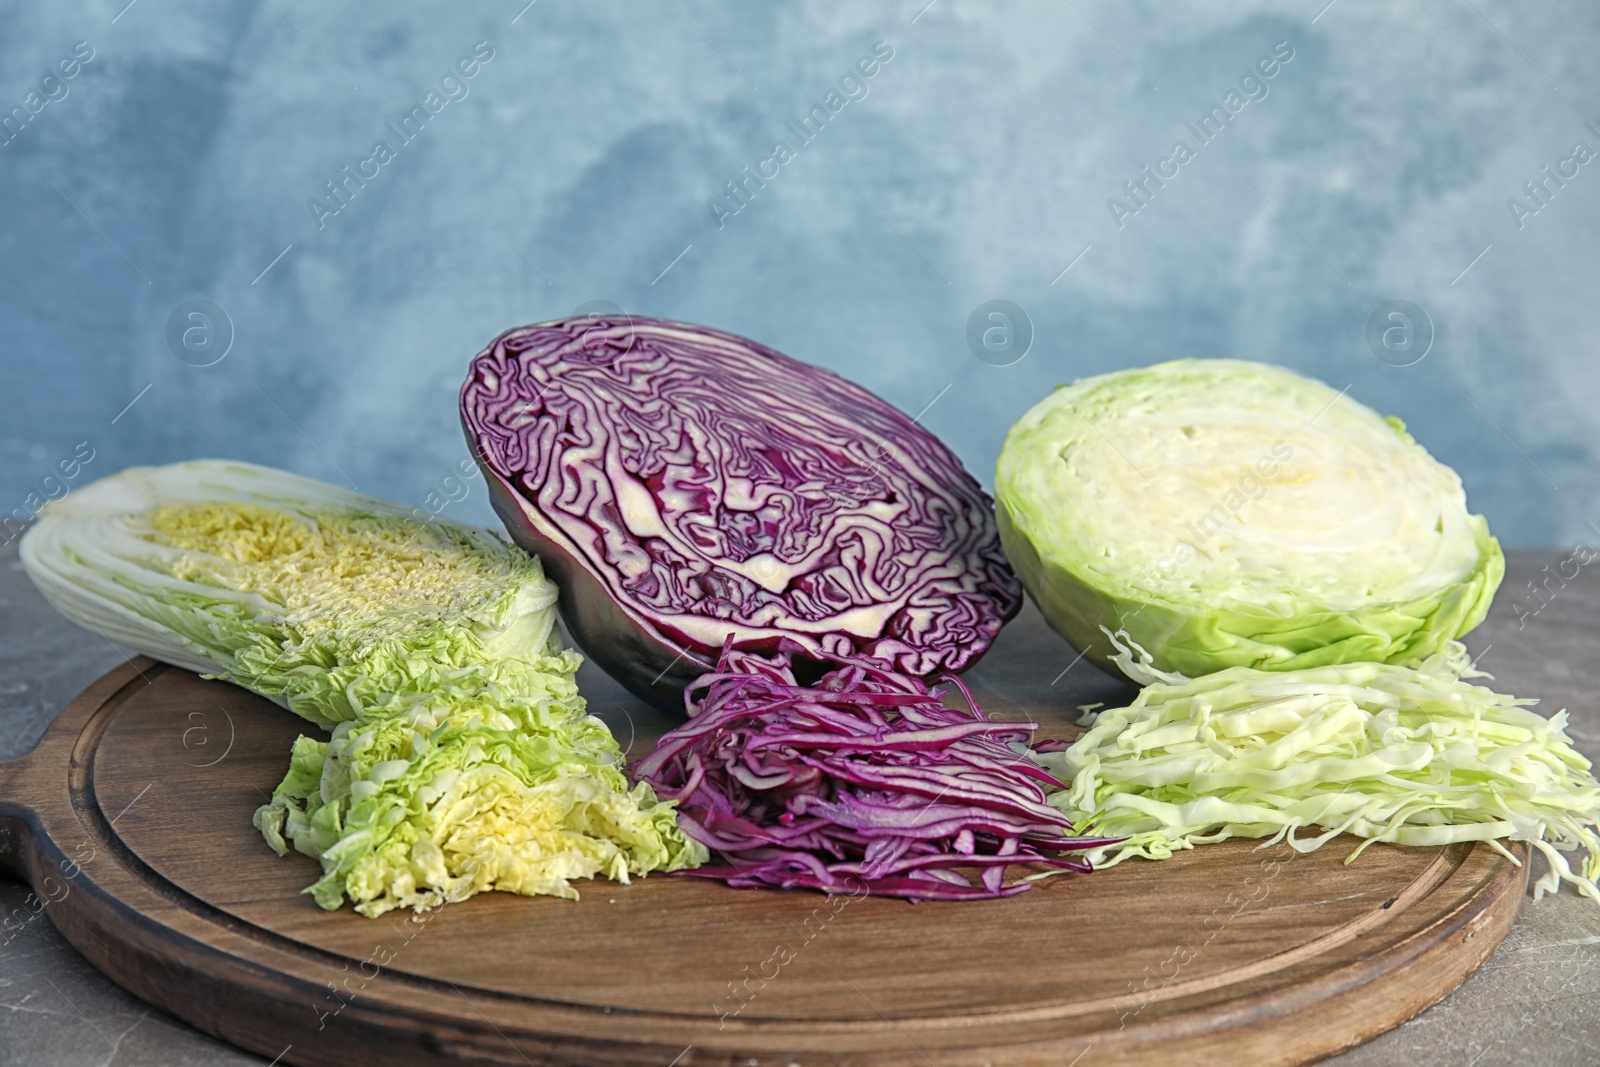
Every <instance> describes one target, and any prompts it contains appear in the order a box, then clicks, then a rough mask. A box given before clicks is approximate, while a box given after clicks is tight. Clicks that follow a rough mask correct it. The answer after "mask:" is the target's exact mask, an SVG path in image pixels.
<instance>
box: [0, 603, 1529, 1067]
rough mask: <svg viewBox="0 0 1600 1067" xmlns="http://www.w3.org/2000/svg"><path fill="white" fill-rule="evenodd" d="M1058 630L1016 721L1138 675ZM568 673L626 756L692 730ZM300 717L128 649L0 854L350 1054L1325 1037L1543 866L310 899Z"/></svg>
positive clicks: (933, 1054) (959, 1058) (56, 729)
mask: <svg viewBox="0 0 1600 1067" xmlns="http://www.w3.org/2000/svg"><path fill="white" fill-rule="evenodd" d="M1065 651H1066V650H1065V646H1063V645H1062V644H1061V643H1060V642H1059V639H1056V638H1055V637H1054V636H1053V635H1051V634H1050V633H1049V632H1048V631H1047V630H1046V629H1045V628H1044V626H1043V624H1042V623H1041V622H1040V620H1039V619H1038V617H1037V615H1035V614H1032V613H1031V611H1030V613H1029V614H1028V615H1026V616H1025V617H1024V618H1022V619H1019V620H1018V622H1017V623H1016V624H1014V625H1013V626H1012V627H1010V628H1009V629H1008V630H1007V631H1006V633H1005V635H1003V637H1002V641H1001V643H1000V645H999V646H997V648H996V650H995V652H994V653H992V654H991V656H990V658H989V659H988V660H986V661H985V662H984V664H982V665H980V666H979V667H978V668H977V669H976V670H975V671H973V672H972V674H971V675H970V679H971V681H972V682H973V684H974V687H975V689H976V691H977V694H978V697H979V699H980V701H981V702H982V703H983V704H984V705H985V706H986V707H987V708H988V709H989V710H990V712H991V714H994V715H995V717H997V718H1008V719H1016V718H1023V717H1033V718H1037V719H1039V720H1041V721H1042V722H1043V723H1044V725H1045V729H1044V730H1043V731H1042V733H1043V734H1046V735H1053V736H1062V735H1068V736H1070V734H1071V732H1072V728H1071V725H1070V724H1071V723H1072V721H1073V719H1075V718H1076V716H1077V711H1076V708H1075V707H1074V704H1075V703H1077V702H1081V701H1082V700H1105V699H1111V700H1118V699H1123V698H1126V697H1127V696H1128V695H1130V693H1131V690H1127V689H1126V688H1125V687H1122V686H1121V685H1119V684H1118V683H1115V682H1112V681H1111V680H1110V679H1107V678H1105V677H1104V676H1103V675H1101V674H1099V672H1097V671H1095V670H1093V669H1092V668H1090V667H1088V666H1086V665H1079V666H1077V667H1074V668H1072V669H1071V670H1070V671H1065V672H1064V671H1062V667H1063V666H1065V665H1066V663H1067V662H1068V661H1070V655H1064V654H1063V653H1064V652H1065ZM1064 675H1065V676H1067V677H1065V679H1064V680H1063V676H1064ZM1052 678H1055V682H1052V681H1051V679H1052ZM581 681H582V683H583V685H584V688H585V692H586V693H589V694H590V699H591V706H593V707H594V708H595V709H596V710H597V712H598V713H600V714H601V715H602V717H604V718H606V719H607V720H608V721H609V722H610V723H611V725H612V727H613V729H614V730H615V731H616V732H617V734H618V738H619V740H620V741H623V742H624V743H625V744H626V745H628V746H629V748H630V750H631V754H632V755H633V756H634V757H637V756H639V755H641V754H642V753H643V752H645V751H647V750H648V747H647V746H648V745H649V744H650V743H652V742H653V741H654V739H655V737H656V736H658V735H659V734H660V733H661V732H662V731H663V730H664V729H667V728H669V727H670V726H671V720H669V719H667V718H666V717H663V716H660V715H657V714H656V713H653V712H650V711H649V710H647V709H645V708H644V707H643V706H642V705H639V704H637V703H635V702H633V701H632V699H631V698H629V697H627V696H626V694H624V693H622V692H621V690H620V689H618V688H617V687H616V686H614V685H612V684H610V683H609V680H607V679H605V678H604V677H603V676H598V675H595V674H585V675H583V676H582V677H581ZM1057 683H1060V684H1057ZM311 729H312V728H310V727H308V726H307V725H306V724H305V723H303V722H302V721H301V720H299V719H297V718H295V717H294V716H293V715H291V714H289V713H288V712H286V711H283V710H282V709H279V708H278V707H276V706H274V705H272V704H270V703H268V702H267V701H265V700H263V699H261V698H259V697H256V696H254V695H252V694H250V693H247V692H245V691H243V690H240V689H237V688H235V687H233V686H231V685H227V684H225V683H221V682H208V681H204V680H202V679H200V678H198V677H197V676H195V675H193V674H191V673H189V672H187V671H183V670H179V669H177V668H172V667H167V666H164V665H160V664H156V663H154V662H152V661H150V660H145V659H140V660H136V661H134V662H132V663H130V664H129V665H127V666H124V667H122V668H119V669H117V670H114V671H112V672H111V673H109V674H107V675H106V676H105V677H104V678H102V679H100V680H99V681H98V682H96V683H95V684H94V685H92V686H91V687H90V688H89V689H88V690H86V691H85V692H84V693H83V694H81V695H80V696H79V697H78V698H77V699H75V700H74V701H73V702H72V703H71V704H70V705H69V706H68V707H67V709H66V710H65V711H64V712H63V713H62V714H61V716H60V718H59V719H58V720H57V721H56V723H55V725H54V726H53V727H52V728H51V730H50V732H49V733H48V734H47V735H46V737H45V738H44V740H43V741H42V742H41V743H40V745H39V747H38V748H37V749H36V750H35V751H34V752H33V753H31V754H30V755H29V756H28V757H26V758H25V759H23V760H19V761H17V762H15V763H10V764H0V861H5V862H8V863H9V864H10V865H12V866H13V867H15V868H16V869H17V870H18V871H19V872H20V873H21V874H22V875H23V876H24V877H25V878H27V879H28V880H29V881H30V882H31V884H32V885H33V887H34V890H35V892H36V894H37V899H36V900H35V901H34V902H33V904H34V905H35V907H36V908H38V909H42V910H43V911H44V912H45V913H47V914H48V915H49V916H50V918H51V920H52V921H53V922H54V923H55V924H56V926H57V927H58V928H59V929H60V930H61V932H62V933H63V934H64V935H65V936H66V938H67V939H68V940H69V941H70V942H71V943H72V944H73V945H74V946H76V947H77V949H78V950H79V951H80V952H82V953H83V954H84V956H86V957H87V958H88V959H89V960H90V961H91V962H92V963H94V965H95V966H97V967H99V968H100V969H101V970H103V971H104V972H105V973H106V974H108V975H109V976H110V977H111V978H112V979H113V980H115V981H116V982H118V983H119V984H121V985H122V986H124V987H126V988H127V989H128V990H130V991H131V992H133V993H134V994H135V995H137V996H139V997H141V998H143V999H144V1000H146V1001H148V1002H149V1003H151V1004H153V1005H155V1006H156V1007H158V1008H160V1009H161V1010H162V1011H165V1012H167V1013H169V1014H171V1015H174V1016H177V1017H178V1018H180V1019H183V1020H185V1021H187V1022H189V1023H191V1024H193V1025H194V1026H196V1027H198V1028H200V1029H201V1030H204V1031H205V1032H207V1033H210V1034H214V1035H216V1036H218V1037H220V1038H222V1039H223V1040H226V1041H230V1042H233V1043H234V1044H237V1045H240V1046H243V1047H245V1048H248V1049H251V1050H253V1051H255V1052H258V1053H261V1054H262V1055H264V1056H266V1057H267V1058H269V1059H271V1058H272V1057H278V1059H277V1062H278V1063H282V1064H305V1065H341V1067H342V1065H347V1064H356V1063H361V1064H365V1063H394V1064H463V1063H473V1064H528V1065H538V1067H544V1065H547V1064H549V1065H554V1064H563V1065H564V1064H584V1065H597V1067H599V1065H605V1067H611V1065H634V1064H638V1065H650V1067H669V1065H672V1067H691V1065H707V1064H719V1065H751V1067H766V1065H786V1064H904V1065H922V1064H931V1065H938V1067H945V1065H952V1067H953V1065H962V1067H982V1065H986V1064H992V1065H1000V1064H1040V1065H1043V1064H1050V1065H1054V1067H1067V1065H1072V1064H1078V1065H1082V1067H1103V1065H1111V1064H1157V1063H1159V1064H1162V1065H1170V1064H1174V1063H1181V1064H1185V1065H1191V1064H1201V1065H1206V1064H1218V1065H1221V1064H1228V1065H1233V1064H1239V1063H1249V1064H1302V1063H1310V1062H1314V1061H1316V1060H1319V1059H1322V1058H1324V1057H1326V1056H1328V1055H1331V1054H1332V1053H1334V1052H1336V1051H1338V1050H1339V1049H1342V1048H1346V1047H1348V1046H1350V1045H1353V1044H1355V1043H1357V1042H1360V1041H1363V1040H1365V1039H1367V1038H1369V1037H1372V1036H1373V1035H1375V1034H1378V1033H1380V1032H1382V1031H1383V1030H1386V1029H1388V1028H1390V1027H1392V1026H1394V1025H1396V1024H1397V1023H1399V1022H1401V1021H1402V1020H1404V1019H1406V1018H1408V1017H1410V1016H1411V1015H1413V1014H1415V1013H1416V1012H1418V1011H1420V1010H1422V1009H1423V1008H1425V1007H1427V1006H1428V1005H1430V1004H1433V1003H1434V1002H1436V1001H1437V1000H1439V999H1440V998H1441V997H1443V996H1444V995H1445V994H1446V993H1448V992H1449V991H1450V990H1452V989H1454V988H1455V987H1456V986H1457V985H1459V984H1460V983H1461V981H1462V980H1463V979H1464V978H1466V976H1467V975H1468V974H1470V973H1471V972H1472V971H1473V970H1474V969H1475V968H1476V967H1478V966H1479V965H1480V964H1482V963H1483V961H1484V960H1485V959H1487V958H1488V956H1489V955H1490V953H1492V952H1493V951H1494V950H1495V948H1496V947H1498V946H1499V944H1500V942H1501V941H1502V940H1503V939H1504V938H1505V936H1506V933H1507V931H1508V930H1509V928H1510V926H1511V923H1512V922H1513V920H1514V919H1515V918H1516V916H1517V913H1518V911H1519V909H1520V907H1521V904H1522V900H1523V897H1524V889H1525V886H1526V882H1527V867H1526V866H1523V867H1522V868H1520V869H1519V868H1517V867H1514V866H1512V865H1511V864H1510V863H1508V862H1506V861H1504V860H1503V859H1501V858H1499V857H1497V856H1496V855H1495V854H1494V853H1493V852H1491V851H1490V850H1489V849H1487V848H1484V847H1482V846H1454V847H1450V848H1442V849H1405V848H1399V847H1390V846H1374V847H1373V848H1371V849H1369V850H1368V851H1367V852H1366V853H1364V854H1363V855H1362V857H1361V858H1360V859H1359V860H1358V861H1357V862H1355V863H1354V864H1352V865H1349V866H1345V865H1343V864H1342V862H1341V861H1342V860H1343V858H1344V857H1345V855H1347V854H1348V852H1349V848H1348V847H1345V846H1346V844H1347V841H1345V840H1341V841H1336V842H1333V843H1331V844H1330V845H1328V846H1327V847H1325V848H1323V849H1322V850H1321V851H1319V852H1316V853H1313V854H1311V855H1307V856H1301V855H1298V854H1296V853H1294V852H1293V851H1292V850H1291V849H1289V848H1288V847H1286V846H1279V847H1275V848H1271V849H1265V850H1262V851H1259V852H1258V851H1254V849H1253V843H1250V842H1243V843H1238V842H1228V843H1224V844H1220V845H1212V846H1207V847H1205V848H1203V849H1200V850H1197V851H1195V852H1193V853H1188V854H1184V855H1180V856H1178V857H1175V858H1173V859H1171V860H1168V861H1165V862H1163V863H1145V862H1139V861H1130V862H1127V863H1124V864H1122V865H1120V866H1118V867H1114V868H1111V869H1109V870H1105V871H1100V872H1096V873H1094V874H1092V875H1086V876H1079V875H1068V876H1064V877H1059V878H1053V879H1048V880H1046V881H1044V882H1042V883H1039V884H1038V885H1037V887H1036V888H1035V889H1034V890H1033V891H1031V892H1028V893H1024V894H1021V895H1019V896H1016V897H1012V898H1008V899H1004V900H994V901H982V902H965V903H922V904H909V903H906V902H904V901H899V900H885V899H861V900H854V899H851V898H847V897H835V898H832V900H831V901H830V900H829V898H825V897H823V896H822V895H820V894H814V893H806V892H777V891H764V890H734V889H729V888H727V887H725V886H722V885H719V884H715V883H710V882H706V881H703V880H699V879H694V878H681V877H667V876H652V877H650V878H648V879H644V880H641V881H638V882H636V883H634V884H633V885H628V886H622V885H616V884H614V883H610V882H604V881H596V882H592V883H586V884H585V885H584V886H583V899H582V900H581V901H579V902H576V903H573V902H569V901H561V900H554V899H549V898H536V899H530V898H522V897H514V896H510V895H506V894H499V893H496V894H489V895H485V896H480V897H476V898H474V899H472V900H470V901H467V902H465V903H463V904H458V905H451V906H449V907H446V908H443V909H440V910H438V911H436V912H433V913H431V914H430V915H428V916H426V917H425V918H424V919H423V920H422V921H412V920H410V919H409V918H408V916H407V915H406V914H404V913H402V914H396V913H391V914H390V915H388V916H385V917H383V918H381V919H377V920H371V919H364V918H362V917H360V916H358V915H355V914H354V913H353V912H352V911H351V910H350V909H349V908H348V907H346V908H344V909H342V910H340V911H337V912H325V911H322V910H320V909H318V908H317V907H316V906H315V905H314V904H312V902H311V901H310V899H309V898H307V897H304V896H302V895H300V890H301V889H302V888H303V887H304V886H306V885H308V884H309V883H310V882H311V881H313V880H314V879H315V877H316V876H317V874H318V870H317V866H316V864H315V863H314V862H313V861H312V860H310V859H308V858H306V857H303V856H299V855H294V856H291V857H288V858H281V859H280V858H279V857H277V856H275V855H274V854H273V853H272V852H271V851H270V850H268V849H267V847H266V846H265V844H263V843H262V841H261V839H260V837H259V835H258V834H257V833H256V831H255V830H254V828H253V827H252V826H251V824H250V816H251V813H252V812H253V811H254V809H255V808H256V807H257V805H259V804H261V803H262V802H263V799H264V797H265V796H266V795H267V794H269V793H270V792H271V790H272V788H273V786H274V785H275V784H276V783H277V782H278V780H279V779H280V777H281V776H282V774H283V771H284V770H285V767H286V765H287V760H288V751H289V746H290V744H291V742H292V741H293V739H294V737H295V736H296V734H298V733H301V732H310V731H311ZM1354 843H1355V842H1353V841H1348V844H1349V845H1351V846H1353V845H1354ZM1518 847H1522V846H1518Z"/></svg>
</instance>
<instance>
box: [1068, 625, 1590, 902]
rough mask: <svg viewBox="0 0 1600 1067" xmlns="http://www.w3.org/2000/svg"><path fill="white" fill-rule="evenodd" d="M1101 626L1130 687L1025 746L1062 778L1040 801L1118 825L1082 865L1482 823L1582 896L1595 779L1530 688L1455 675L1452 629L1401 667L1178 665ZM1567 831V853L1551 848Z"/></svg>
mask: <svg viewBox="0 0 1600 1067" xmlns="http://www.w3.org/2000/svg"><path fill="white" fill-rule="evenodd" d="M1106 633H1107V636H1108V637H1110V638H1111V641H1112V644H1113V645H1114V646H1115V647H1116V649H1117V656H1116V658H1117V661H1118V664H1119V666H1121V667H1122V669H1123V670H1124V671H1125V672H1126V673H1127V674H1128V675H1129V676H1130V677H1132V678H1134V679H1135V680H1136V681H1139V682H1142V683H1146V688H1144V689H1143V690H1142V691H1141V692H1140V693H1139V695H1138V697H1137V698H1136V699H1135V700H1134V702H1133V703H1132V704H1130V705H1128V706H1127V707H1123V708H1116V709H1112V710H1106V711H1102V712H1100V713H1099V714H1098V715H1097V716H1096V718H1095V720H1094V723H1093V725H1092V726H1091V727H1090V728H1089V730H1088V732H1087V733H1085V734H1083V735H1082V736H1081V737H1079V738H1078V739H1077V740H1076V741H1075V742H1073V744H1072V745H1071V746H1070V747H1068V748H1067V749H1065V750H1064V751H1061V752H1056V753H1046V754H1041V755H1040V756H1039V757H1038V758H1039V759H1040V761H1041V762H1042V763H1044V764H1045V765H1046V766H1047V767H1048V768H1049V769H1051V770H1052V771H1054V772H1055V773H1056V774H1057V776H1058V777H1060V778H1061V779H1062V780H1063V781H1065V782H1067V783H1068V788H1067V789H1065V790H1062V791H1060V792H1057V793H1055V794H1054V795H1053V797H1052V798H1051V803H1053V804H1054V805H1055V806H1056V807H1057V808H1059V809H1060V810H1062V811H1063V812H1065V813H1066V815H1067V816H1068V818H1070V819H1071V820H1072V822H1073V825H1074V827H1075V832H1077V833H1081V834H1090V835H1096V836H1103V837H1117V838H1123V839H1124V840H1123V841H1122V842H1121V843H1119V844H1115V845H1109V846H1105V847H1103V848H1101V849H1099V850H1097V851H1095V852H1090V853H1086V856H1087V857H1088V858H1089V859H1090V861H1091V862H1093V863H1094V864H1095V865H1096V866H1097V867H1107V866H1111V865H1113V864H1116V863H1119V862H1121V861H1122V860H1124V859H1127V858H1128V857H1130V856H1138V857H1143V858H1145V859H1164V858H1166V857H1168V856H1171V855H1172V853H1173V852H1174V851H1176V850H1178V849H1188V848H1193V847H1194V846H1195V845H1198V844H1205V843H1209V842H1214V841H1221V840H1224V839H1226V838H1230V837H1246V838H1270V840H1269V841H1268V844H1271V843H1276V842H1278V841H1287V842H1288V844H1290V845H1291V846H1293V847H1294V848H1295V849H1296V850H1297V851H1300V852H1302V853H1304V852H1310V851H1313V850H1315V849H1317V848H1320V847H1321V846H1322V845H1324V844H1326V843H1327V842H1329V841H1331V840H1332V839H1333V838H1335V837H1336V836H1338V835H1339V834H1341V833H1348V834H1352V835H1354V836H1356V837H1361V838H1365V839H1366V840H1365V841H1364V842H1363V843H1362V844H1361V845H1360V846H1359V847H1357V848H1356V849H1355V850H1354V851H1353V852H1352V853H1351V854H1350V856H1349V857H1348V858H1347V859H1346V862H1350V861H1352V860H1354V859H1355V858H1356V857H1357V856H1359V855H1360V854H1361V852H1362V851H1363V850H1364V849H1366V847H1367V846H1368V845H1370V844H1371V843H1372V842H1374V841H1385V842H1393V843H1396V844H1401V845H1445V844H1450V843H1453V842H1460V841H1483V842H1486V843H1487V844H1489V845H1490V846H1491V847H1493V848H1495V849H1496V850H1497V851H1499V852H1501V853H1502V854H1503V855H1505V856H1507V857H1508V858H1510V859H1512V861H1513V862H1516V857H1515V856H1513V855H1512V853H1511V852H1510V851H1509V850H1507V849H1506V848H1505V846H1504V845H1503V844H1501V842H1502V841H1503V840H1512V841H1526V842H1528V843H1529V844H1530V845H1532V846H1533V847H1534V848H1536V849H1538V850H1539V851H1540V852H1541V853H1542V854H1543V855H1544V857H1545V858H1546V860H1548V861H1549V871H1548V872H1547V873H1546V874H1545V875H1544V876H1542V877H1541V878H1540V879H1539V880H1538V881H1537V882H1536V884H1535V887H1534V896H1535V899H1538V898H1540V897H1542V896H1543V895H1544V893H1545V892H1547V891H1554V890H1556V889H1558V888H1559V886H1560V884H1561V882H1563V881H1564V882H1569V883H1571V884H1572V885H1573V886H1575V887H1576V888H1577V890H1578V891H1579V892H1580V893H1582V894H1583V895H1584V896H1587V897H1589V898H1591V899H1593V900H1595V901H1596V902H1600V886H1597V884H1596V878H1597V876H1600V836H1597V833H1596V830H1597V828H1600V826H1597V824H1600V783H1597V782H1596V780H1595V777H1594V775H1593V774H1592V773H1591V764H1590V762H1589V760H1587V759H1586V758H1584V757H1583V756H1582V755H1581V754H1580V753H1578V752H1577V751H1576V750H1575V749H1574V748H1573V747H1572V743H1571V740H1570V739H1569V738H1568V737H1567V734H1566V724H1567V714H1566V712H1565V711H1562V712H1558V713H1557V714H1555V715H1553V716H1551V717H1550V718H1548V719H1547V718H1545V717H1543V716H1541V715H1538V714H1536V713H1534V712H1532V711H1529V710H1527V706H1528V705H1530V704H1533V703H1535V701H1532V700H1525V699H1518V698H1516V697H1511V696H1506V695H1504V694H1501V693H1496V692H1494V691H1492V690H1490V689H1488V688H1486V687H1484V686H1481V685H1475V684H1472V683H1470V682H1467V681H1465V680H1464V679H1466V678H1486V677H1489V676H1488V675H1486V674H1484V673H1483V672H1481V671H1478V670H1476V669H1475V668H1474V666H1473V664H1472V661H1471V659H1470V658H1469V657H1468V655H1467V652H1466V649H1465V647H1464V646H1462V645H1461V644H1460V642H1450V643H1449V644H1447V645H1446V646H1445V648H1443V649H1442V650H1440V651H1439V652H1438V653H1435V654H1434V655H1433V656H1430V657H1429V658H1428V659H1427V660H1425V661H1424V662H1423V663H1422V664H1421V665H1420V666H1419V667H1416V668H1411V667H1402V666H1395V665H1388V664H1380V663H1348V664H1339V665H1333V666H1325V667H1317V668H1311V669H1306V670H1299V671H1289V672H1269V671H1261V670H1256V669H1253V668H1248V667H1233V668H1229V669H1227V670H1223V671H1219V672H1217V673H1214V674H1210V675H1206V676H1204V677H1201V678H1197V679H1193V680H1190V679H1187V678H1184V677H1183V676H1181V675H1175V674H1172V673H1169V672H1159V671H1155V670H1154V669H1153V665H1152V662H1151V657H1150V656H1149V654H1148V653H1146V652H1145V651H1144V650H1143V649H1141V648H1139V647H1138V646H1137V645H1133V643H1132V642H1131V640H1130V639H1129V638H1128V635H1127V634H1126V633H1118V634H1116V635H1111V634H1110V631H1109V630H1108V631H1106ZM1130 646H1131V648H1130ZM1136 657H1137V658H1136ZM1313 829H1314V830H1315V834H1314V836H1309V837H1304V838H1300V837H1296V836H1295V835H1296V834H1297V833H1298V832H1304V831H1312V830H1313ZM1580 848H1581V849H1582V850H1583V851H1584V853H1585V856H1584V859H1583V862H1582V864H1581V867H1580V868H1579V869H1577V870H1574V869H1573V867H1572V866H1571V865H1569V863H1568V862H1567V859H1566V857H1565V856H1563V855H1562V853H1563V852H1566V851H1572V850H1575V849H1580Z"/></svg>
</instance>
